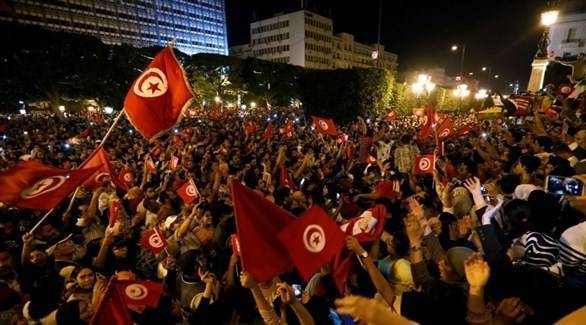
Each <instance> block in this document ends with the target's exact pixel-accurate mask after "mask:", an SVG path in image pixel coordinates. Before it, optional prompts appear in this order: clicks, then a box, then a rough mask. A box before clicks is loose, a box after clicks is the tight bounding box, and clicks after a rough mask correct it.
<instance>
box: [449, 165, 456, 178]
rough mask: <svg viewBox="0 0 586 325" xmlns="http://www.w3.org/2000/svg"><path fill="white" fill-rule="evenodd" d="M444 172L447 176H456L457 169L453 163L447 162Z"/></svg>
mask: <svg viewBox="0 0 586 325" xmlns="http://www.w3.org/2000/svg"><path fill="white" fill-rule="evenodd" d="M446 172H447V173H448V176H450V177H456V176H458V169H457V168H456V166H454V165H453V164H448V165H447V166H446Z"/></svg>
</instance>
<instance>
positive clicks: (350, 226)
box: [332, 204, 387, 292]
mask: <svg viewBox="0 0 586 325" xmlns="http://www.w3.org/2000/svg"><path fill="white" fill-rule="evenodd" d="M368 211H369V212H371V213H372V217H374V219H375V220H376V224H375V225H374V227H373V228H372V229H371V230H370V231H363V229H364V228H365V227H363V226H357V227H355V225H356V224H357V223H358V225H361V223H364V222H366V221H367V219H368V218H367V216H369V215H370V214H367V213H363V214H362V215H360V216H358V217H356V218H353V219H350V220H349V221H348V222H346V223H344V224H343V225H342V231H344V232H345V234H346V235H350V236H354V237H355V238H356V239H357V240H358V241H359V242H360V243H361V244H363V245H364V244H369V243H372V242H373V241H375V240H376V239H378V238H379V237H380V235H381V233H382V232H383V230H384V226H385V221H386V214H387V210H386V209H385V207H384V205H381V204H378V205H376V206H375V207H373V208H370V209H369V210H368ZM357 229H358V231H356V230H357ZM355 266H356V257H355V256H354V254H353V253H352V252H350V251H349V250H348V249H346V247H342V250H341V251H340V252H339V253H338V255H336V257H335V258H334V260H333V262H332V271H333V273H332V276H333V278H334V281H335V282H336V286H337V287H338V290H339V291H340V292H344V287H345V284H346V281H347V280H348V277H349V276H350V274H351V273H352V270H353V268H354V267H355Z"/></svg>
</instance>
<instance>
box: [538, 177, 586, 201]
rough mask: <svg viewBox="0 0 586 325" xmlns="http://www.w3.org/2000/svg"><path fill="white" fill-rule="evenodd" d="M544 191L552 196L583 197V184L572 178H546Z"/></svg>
mask: <svg viewBox="0 0 586 325" xmlns="http://www.w3.org/2000/svg"><path fill="white" fill-rule="evenodd" d="M545 191H546V192H547V193H550V194H554V195H568V196H581V195H584V194H585V193H584V183H583V182H582V181H581V180H579V179H576V178H573V177H564V176H554V175H550V176H547V179H546V180H545Z"/></svg>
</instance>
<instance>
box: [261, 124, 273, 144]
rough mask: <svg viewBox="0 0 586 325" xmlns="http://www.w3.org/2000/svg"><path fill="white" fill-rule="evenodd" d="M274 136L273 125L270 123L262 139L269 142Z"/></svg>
mask: <svg viewBox="0 0 586 325" xmlns="http://www.w3.org/2000/svg"><path fill="white" fill-rule="evenodd" d="M272 136H273V125H272V124H270V123H269V125H267V128H266V129H265V131H264V132H263V133H262V138H263V139H264V140H265V141H269V140H270V139H271V137H272Z"/></svg>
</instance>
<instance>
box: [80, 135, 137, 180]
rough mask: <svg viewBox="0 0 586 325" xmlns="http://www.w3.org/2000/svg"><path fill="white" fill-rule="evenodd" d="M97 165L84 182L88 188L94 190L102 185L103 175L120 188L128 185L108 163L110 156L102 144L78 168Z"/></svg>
mask: <svg viewBox="0 0 586 325" xmlns="http://www.w3.org/2000/svg"><path fill="white" fill-rule="evenodd" d="M92 167H99V169H98V170H97V171H96V172H95V173H94V174H93V175H91V176H90V177H89V178H88V179H87V180H86V181H85V182H84V183H83V186H85V187H86V188H88V189H91V190H94V189H96V188H97V187H100V186H102V185H104V177H108V178H110V181H112V183H114V185H116V187H117V188H119V189H121V190H124V191H125V190H127V189H128V186H127V185H126V184H125V183H124V182H122V181H120V180H119V178H118V176H117V175H116V171H115V170H114V168H113V167H112V165H110V157H109V156H108V154H107V153H106V150H104V148H103V147H102V146H100V147H98V149H96V150H95V151H94V152H93V153H92V154H91V155H90V156H89V157H88V158H87V159H86V160H85V161H84V162H83V163H82V164H81V165H80V166H79V169H85V168H92Z"/></svg>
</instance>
